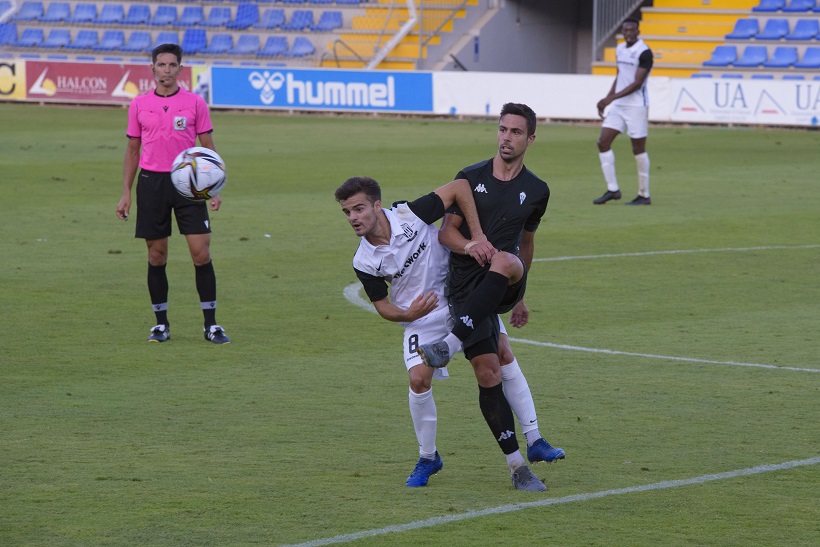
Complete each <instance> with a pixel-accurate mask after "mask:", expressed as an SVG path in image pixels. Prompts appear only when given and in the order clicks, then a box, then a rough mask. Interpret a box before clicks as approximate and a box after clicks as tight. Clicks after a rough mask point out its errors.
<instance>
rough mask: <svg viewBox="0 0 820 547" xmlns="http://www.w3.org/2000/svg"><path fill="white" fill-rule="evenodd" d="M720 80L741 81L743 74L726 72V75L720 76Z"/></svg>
mask: <svg viewBox="0 0 820 547" xmlns="http://www.w3.org/2000/svg"><path fill="white" fill-rule="evenodd" d="M720 77H721V78H726V79H731V80H742V79H743V74H737V73H732V72H727V73H726V74H721V75H720Z"/></svg>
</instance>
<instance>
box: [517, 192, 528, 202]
mask: <svg viewBox="0 0 820 547" xmlns="http://www.w3.org/2000/svg"><path fill="white" fill-rule="evenodd" d="M518 199H520V200H521V201H520V202H519V205H523V204H524V200H525V199H527V194H525V193H524V192H521V193H520V194H518Z"/></svg>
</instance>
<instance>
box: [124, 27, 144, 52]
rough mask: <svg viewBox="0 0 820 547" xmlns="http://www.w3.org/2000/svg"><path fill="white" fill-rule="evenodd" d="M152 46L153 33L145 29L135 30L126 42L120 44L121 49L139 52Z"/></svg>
mask: <svg viewBox="0 0 820 547" xmlns="http://www.w3.org/2000/svg"><path fill="white" fill-rule="evenodd" d="M149 47H151V33H150V32H147V31H144V30H135V31H133V32H132V33H131V34H129V35H128V39H127V40H126V42H125V43H124V44H123V45H121V46H120V51H128V52H134V53H136V52H139V51H147V50H148V48H149Z"/></svg>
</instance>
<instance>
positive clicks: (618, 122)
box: [602, 104, 649, 139]
mask: <svg viewBox="0 0 820 547" xmlns="http://www.w3.org/2000/svg"><path fill="white" fill-rule="evenodd" d="M602 125H603V127H608V128H610V129H614V130H615V131H619V132H620V133H626V134H627V135H629V138H631V139H643V138H646V136H647V135H648V134H649V131H648V125H649V108H648V107H646V106H620V105H617V104H613V105H612V106H610V107H609V110H608V111H607V113H606V116H605V117H604V123H603V124H602Z"/></svg>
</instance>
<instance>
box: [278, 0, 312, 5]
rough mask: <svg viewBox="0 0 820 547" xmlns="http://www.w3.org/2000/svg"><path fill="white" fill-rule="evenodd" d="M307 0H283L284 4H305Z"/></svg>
mask: <svg viewBox="0 0 820 547" xmlns="http://www.w3.org/2000/svg"><path fill="white" fill-rule="evenodd" d="M306 1H307V0H282V3H283V4H304V3H305V2H306Z"/></svg>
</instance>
